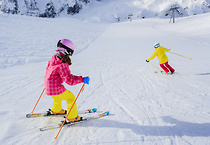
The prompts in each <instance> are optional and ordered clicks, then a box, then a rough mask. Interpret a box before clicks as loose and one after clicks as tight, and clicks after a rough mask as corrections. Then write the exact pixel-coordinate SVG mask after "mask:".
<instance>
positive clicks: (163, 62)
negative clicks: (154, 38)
mask: <svg viewBox="0 0 210 145" xmlns="http://www.w3.org/2000/svg"><path fill="white" fill-rule="evenodd" d="M154 48H155V51H154V53H153V54H152V56H151V57H150V58H148V59H147V60H146V62H149V61H150V60H152V59H154V58H155V57H156V56H157V57H158V59H159V63H160V67H161V68H162V69H163V70H164V71H165V72H166V74H169V73H171V74H173V73H174V71H175V70H174V69H173V68H172V67H171V66H170V65H169V64H168V57H167V56H166V54H165V52H169V49H166V48H164V47H162V46H160V43H156V44H155V45H154Z"/></svg>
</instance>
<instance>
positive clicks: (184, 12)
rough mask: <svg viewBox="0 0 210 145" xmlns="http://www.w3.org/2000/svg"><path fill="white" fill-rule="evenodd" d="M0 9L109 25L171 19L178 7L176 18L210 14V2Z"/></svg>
mask: <svg viewBox="0 0 210 145" xmlns="http://www.w3.org/2000/svg"><path fill="white" fill-rule="evenodd" d="M0 6H1V7H0V9H1V11H2V12H4V13H8V14H21V15H29V16H38V17H48V18H54V17H57V16H61V15H75V14H79V15H80V16H81V17H83V18H84V17H87V18H90V17H94V18H95V19H96V18H97V19H100V20H106V21H107V20H108V21H119V20H120V21H123V19H125V18H127V17H129V18H131V17H133V18H134V19H135V18H147V17H162V18H163V17H170V15H171V13H172V12H171V11H169V10H170V9H171V8H174V7H177V8H178V9H177V10H176V11H175V14H176V15H177V16H189V15H197V14H202V13H207V12H210V0H174V1H171V0H162V1H159V0H59V1H58V0H0Z"/></svg>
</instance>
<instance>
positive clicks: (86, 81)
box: [83, 77, 90, 85]
mask: <svg viewBox="0 0 210 145" xmlns="http://www.w3.org/2000/svg"><path fill="white" fill-rule="evenodd" d="M89 82H90V78H89V77H84V78H83V83H85V84H88V85H89Z"/></svg>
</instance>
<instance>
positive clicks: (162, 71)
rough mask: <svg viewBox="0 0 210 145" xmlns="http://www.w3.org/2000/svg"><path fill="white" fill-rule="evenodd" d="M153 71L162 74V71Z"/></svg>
mask: <svg viewBox="0 0 210 145" xmlns="http://www.w3.org/2000/svg"><path fill="white" fill-rule="evenodd" d="M155 73H156V74H158V73H161V74H163V73H164V72H163V71H155Z"/></svg>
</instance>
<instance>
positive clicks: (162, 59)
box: [147, 46, 169, 64]
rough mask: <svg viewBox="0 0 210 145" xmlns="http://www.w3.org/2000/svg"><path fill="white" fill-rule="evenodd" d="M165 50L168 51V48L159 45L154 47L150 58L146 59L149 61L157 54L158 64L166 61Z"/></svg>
mask: <svg viewBox="0 0 210 145" xmlns="http://www.w3.org/2000/svg"><path fill="white" fill-rule="evenodd" d="M165 52H169V50H168V49H166V48H164V47H162V46H159V47H158V48H155V51H154V53H153V54H152V56H151V57H150V58H148V59H147V61H150V60H152V59H154V58H155V57H156V56H157V57H158V60H159V63H160V64H163V63H166V62H167V61H168V57H167V56H166V54H165Z"/></svg>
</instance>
